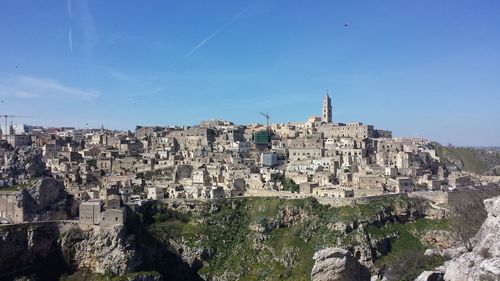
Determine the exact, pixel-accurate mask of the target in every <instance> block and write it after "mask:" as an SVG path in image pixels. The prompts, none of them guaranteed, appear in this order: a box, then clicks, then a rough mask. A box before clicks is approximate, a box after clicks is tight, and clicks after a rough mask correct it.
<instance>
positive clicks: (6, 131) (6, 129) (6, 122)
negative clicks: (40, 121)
mask: <svg viewBox="0 0 500 281" xmlns="http://www.w3.org/2000/svg"><path fill="white" fill-rule="evenodd" d="M1 117H3V118H4V121H5V131H4V135H5V136H7V135H9V134H10V132H9V127H8V126H9V125H8V118H38V117H36V116H26V115H8V114H3V115H0V118H1Z"/></svg>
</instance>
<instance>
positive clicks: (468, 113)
mask: <svg viewBox="0 0 500 281" xmlns="http://www.w3.org/2000/svg"><path fill="white" fill-rule="evenodd" d="M499 15H500V2H499V1H495V0H491V1H482V0H477V1H461V0H449V1H444V0H443V1H435V0H420V1H352V0H350V1H331V0H330V1H289V0H288V1H287V0H281V1H278V0H276V1H234V0H232V1H201V0H200V1H189V0H183V1H147V2H146V1H111V0H107V1H97V0H96V1H90V0H89V1H84V0H60V1H55V0H47V1H38V0H36V1H35V0H33V1H25V0H3V1H1V2H0V96H1V98H2V100H3V102H2V103H1V104H0V113H1V114H21V115H35V116H38V117H39V118H37V119H18V120H17V121H15V122H14V123H32V124H42V125H54V126H60V125H68V126H76V127H100V125H101V124H104V126H105V127H108V128H119V129H133V128H134V127H135V125H136V124H155V125H163V124H179V125H184V124H195V123H198V122H199V121H200V120H203V119H211V118H221V119H226V120H231V121H234V122H236V123H255V122H261V123H263V122H265V120H264V119H263V117H262V116H260V115H259V114H258V112H260V111H264V112H269V113H270V115H271V117H272V122H286V121H300V120H305V119H306V118H307V117H308V116H310V115H319V114H321V102H322V96H323V95H324V93H325V90H326V89H328V90H329V92H330V95H331V96H332V98H333V106H334V115H333V118H334V120H335V121H340V122H350V121H361V122H364V123H369V124H373V125H375V126H376V127H377V128H383V129H391V130H393V132H394V135H397V136H422V137H426V138H430V139H433V140H437V141H440V142H442V143H445V144H446V143H449V142H450V143H453V144H456V145H500V125H499V121H500V16H499ZM345 24H347V25H348V26H345ZM87 123H88V124H89V125H88V126H87V125H86V124H87Z"/></svg>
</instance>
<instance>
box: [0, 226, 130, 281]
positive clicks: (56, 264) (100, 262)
mask: <svg viewBox="0 0 500 281" xmlns="http://www.w3.org/2000/svg"><path fill="white" fill-rule="evenodd" d="M0 253H1V255H0V279H2V278H3V277H5V278H7V277H14V276H20V275H25V274H34V275H35V276H37V278H38V279H39V280H56V279H57V278H58V277H59V276H61V275H62V274H66V273H71V272H73V271H75V270H89V271H91V272H95V273H103V274H107V275H118V274H123V273H127V272H131V271H134V270H135V269H136V267H137V265H138V264H139V263H140V258H139V257H138V256H137V255H136V254H135V251H134V249H131V248H128V247H127V245H126V243H125V233H124V230H123V228H122V227H115V228H106V229H99V228H97V227H95V228H94V227H92V228H88V229H85V230H83V229H80V228H79V227H78V225H76V224H64V225H63V224H62V223H33V224H23V225H12V226H2V227H1V228H0Z"/></svg>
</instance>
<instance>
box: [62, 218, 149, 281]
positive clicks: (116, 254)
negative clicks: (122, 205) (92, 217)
mask: <svg viewBox="0 0 500 281" xmlns="http://www.w3.org/2000/svg"><path fill="white" fill-rule="evenodd" d="M61 247H62V249H63V251H64V252H65V253H66V255H67V256H69V258H70V259H71V260H73V261H74V265H75V266H76V267H77V268H82V269H89V270H90V271H92V272H96V273H102V274H109V275H119V274H124V273H127V272H132V271H133V270H135V269H136V268H137V266H138V265H139V264H140V258H139V257H138V255H136V252H135V250H134V249H129V248H128V247H127V245H126V243H125V230H124V228H123V226H115V227H111V228H99V227H90V228H89V229H85V230H81V229H79V228H75V229H73V230H71V231H69V232H68V233H66V234H65V235H63V237H62V241H61Z"/></svg>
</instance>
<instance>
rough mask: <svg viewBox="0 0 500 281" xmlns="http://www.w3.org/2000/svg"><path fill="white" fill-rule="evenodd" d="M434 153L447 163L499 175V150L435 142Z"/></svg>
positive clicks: (476, 171) (471, 170) (472, 170)
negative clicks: (444, 144) (445, 144)
mask: <svg viewBox="0 0 500 281" xmlns="http://www.w3.org/2000/svg"><path fill="white" fill-rule="evenodd" d="M435 147H436V153H437V155H438V156H439V158H440V159H441V161H442V162H444V163H445V164H447V165H452V166H456V167H457V168H459V169H460V170H463V171H467V172H471V173H477V174H482V175H500V152H498V151H493V150H486V149H479V148H469V147H454V146H442V145H439V144H436V146H435Z"/></svg>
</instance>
